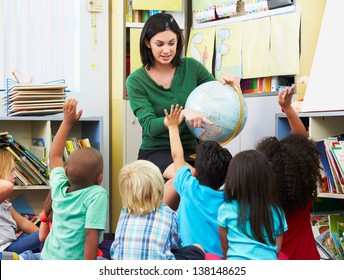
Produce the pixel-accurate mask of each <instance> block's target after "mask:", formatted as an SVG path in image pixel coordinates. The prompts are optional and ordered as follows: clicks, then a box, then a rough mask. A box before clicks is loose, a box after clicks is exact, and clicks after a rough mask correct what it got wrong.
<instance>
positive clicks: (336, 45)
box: [301, 0, 344, 112]
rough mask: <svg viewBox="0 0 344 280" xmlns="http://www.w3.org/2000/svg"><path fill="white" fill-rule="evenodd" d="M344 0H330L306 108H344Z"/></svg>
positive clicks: (324, 17)
mask: <svg viewBox="0 0 344 280" xmlns="http://www.w3.org/2000/svg"><path fill="white" fill-rule="evenodd" d="M343 11H344V1H336V0H327V1H326V7H325V11H324V16H323V21H322V25H321V29H320V33H319V38H318V44H317V48H316V51H315V55H314V59H313V64H312V69H311V73H310V76H309V82H308V85H307V87H306V92H305V96H304V101H303V104H302V109H301V110H302V112H316V111H339V110H344V92H343V89H342V87H341V86H340V81H341V80H342V79H343V65H344V51H343V50H344V42H343V38H342V37H343V36H341V35H340V34H339V33H338V30H339V29H340V26H344V17H343Z"/></svg>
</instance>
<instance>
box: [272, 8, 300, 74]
mask: <svg viewBox="0 0 344 280" xmlns="http://www.w3.org/2000/svg"><path fill="white" fill-rule="evenodd" d="M300 17H301V15H300V12H299V11H298V12H295V13H290V14H285V15H278V16H272V17H271V76H278V75H279V76H280V75H295V74H298V73H299V69H300V66H299V61H300V47H299V42H300Z"/></svg>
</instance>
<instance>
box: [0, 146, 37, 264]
mask: <svg viewBox="0 0 344 280" xmlns="http://www.w3.org/2000/svg"><path fill="white" fill-rule="evenodd" d="M0 178H1V179H0V217H1V219H0V252H2V251H7V252H15V253H17V254H20V253H22V252H24V251H26V250H32V251H33V252H39V244H40V242H39V238H38V227H37V226H36V225H34V224H33V223H32V222H31V221H29V220H28V219H26V218H25V217H23V216H22V215H20V214H19V213H18V212H17V211H16V210H15V209H14V208H13V207H12V203H11V202H10V201H9V199H8V197H9V196H10V195H11V194H12V193H13V187H14V182H15V162H14V158H13V156H12V155H11V153H10V152H8V151H6V150H3V149H0ZM17 229H19V230H22V231H23V232H25V233H27V235H25V236H21V237H19V238H17V237H16V231H17ZM4 255H6V254H4ZM11 258H12V257H11Z"/></svg>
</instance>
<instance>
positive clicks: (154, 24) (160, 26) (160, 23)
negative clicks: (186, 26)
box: [140, 13, 184, 70]
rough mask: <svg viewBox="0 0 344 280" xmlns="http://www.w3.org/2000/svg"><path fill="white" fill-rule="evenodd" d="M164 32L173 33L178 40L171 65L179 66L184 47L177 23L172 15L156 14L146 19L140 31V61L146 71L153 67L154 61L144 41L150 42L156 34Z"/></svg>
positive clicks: (181, 33)
mask: <svg viewBox="0 0 344 280" xmlns="http://www.w3.org/2000/svg"><path fill="white" fill-rule="evenodd" d="M166 30H171V31H173V32H174V33H175V34H176V35H177V40H178V42H177V50H176V55H175V56H174V58H173V60H172V62H171V63H172V65H173V66H174V67H177V66H179V65H180V64H181V55H182V51H183V46H184V36H183V32H182V31H181V30H180V28H179V26H178V23H177V22H176V20H175V19H174V18H173V16H172V15H170V14H167V13H158V14H155V15H152V16H151V17H149V18H148V20H147V21H146V23H145V25H144V27H143V29H142V32H141V37H140V54H141V61H142V64H143V66H144V67H146V68H147V69H148V70H149V69H150V68H151V67H153V66H154V65H155V60H154V56H153V53H152V50H151V49H150V48H148V47H147V46H146V42H145V40H147V41H150V40H151V39H152V37H154V36H155V35H156V34H157V33H159V32H163V31H166Z"/></svg>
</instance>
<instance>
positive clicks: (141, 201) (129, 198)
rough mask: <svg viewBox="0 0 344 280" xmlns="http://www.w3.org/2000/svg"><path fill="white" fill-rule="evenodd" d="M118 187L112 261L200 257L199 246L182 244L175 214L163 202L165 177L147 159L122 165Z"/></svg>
mask: <svg viewBox="0 0 344 280" xmlns="http://www.w3.org/2000/svg"><path fill="white" fill-rule="evenodd" d="M119 190H120V195H121V198H122V204H123V208H122V210H121V214H120V216H119V219H118V224H117V228H116V233H115V240H114V242H113V243H112V245H111V249H110V255H111V258H112V259H114V260H174V259H183V260H188V259H190V260H201V259H204V252H203V250H202V249H201V248H200V247H199V246H198V245H195V246H194V245H191V246H187V247H182V241H181V239H180V236H179V234H178V220H177V215H176V213H175V212H174V211H173V210H172V209H171V208H169V207H168V206H167V205H165V204H163V202H162V198H163V192H164V179H163V176H162V174H161V171H160V169H159V168H158V167H157V166H156V165H154V164H153V163H152V162H150V161H147V160H137V161H134V162H132V163H130V164H128V165H125V166H123V167H122V169H121V171H120V174H119Z"/></svg>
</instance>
